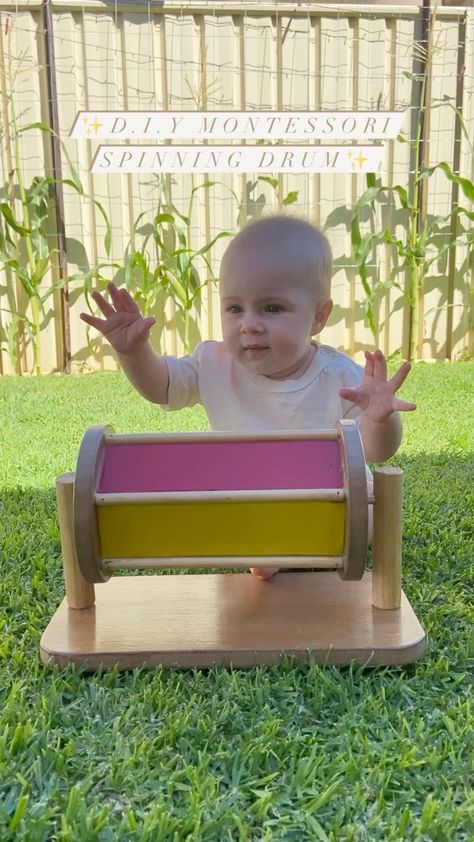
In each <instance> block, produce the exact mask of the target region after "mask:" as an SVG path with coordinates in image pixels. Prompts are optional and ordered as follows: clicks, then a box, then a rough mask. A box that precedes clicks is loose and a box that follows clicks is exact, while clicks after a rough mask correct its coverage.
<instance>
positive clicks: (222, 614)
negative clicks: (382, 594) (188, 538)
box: [41, 571, 425, 671]
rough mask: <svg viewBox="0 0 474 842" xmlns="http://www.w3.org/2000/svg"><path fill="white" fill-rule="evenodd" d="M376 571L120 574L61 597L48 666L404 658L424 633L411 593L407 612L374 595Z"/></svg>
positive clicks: (49, 634)
mask: <svg viewBox="0 0 474 842" xmlns="http://www.w3.org/2000/svg"><path fill="white" fill-rule="evenodd" d="M371 597H372V578H371V574H370V573H366V574H365V575H364V578H363V579H362V580H361V581H359V582H343V581H342V580H341V579H340V578H339V575H338V574H337V573H336V572H321V571H318V572H314V573H295V572H289V573H279V574H278V575H277V576H275V577H274V578H273V579H270V580H268V581H260V580H259V579H256V578H255V577H254V576H252V575H251V574H249V573H241V574H239V573H224V574H219V573H212V574H193V575H190V574H189V575H188V574H180V575H162V576H156V575H155V576H116V577H114V578H112V579H111V580H110V581H109V582H107V583H106V584H101V585H96V604H95V605H94V606H93V607H92V608H85V609H83V610H77V609H71V608H68V607H67V604H66V600H65V599H64V600H63V602H62V603H61V605H60V607H59V609H58V610H57V612H56V613H55V615H54V617H53V618H52V620H51V622H50V623H49V625H48V627H47V629H46V630H45V632H44V634H43V636H42V639H41V658H42V661H43V663H45V664H47V665H51V666H52V665H57V666H60V667H64V666H66V665H68V664H77V665H79V666H81V667H83V668H85V669H86V670H89V671H92V670H95V669H98V668H99V667H103V668H110V667H113V666H115V665H117V666H118V667H119V668H120V669H133V668H134V667H139V666H148V667H153V666H156V665H158V664H162V665H163V666H168V667H185V668H186V667H210V666H212V665H214V664H219V665H223V666H230V665H232V666H234V667H252V666H255V665H258V664H274V663H276V662H277V661H278V659H279V658H280V656H281V654H282V653H288V654H291V655H296V656H297V657H298V658H307V657H308V652H311V653H312V656H313V657H314V659H315V660H316V662H317V663H320V664H339V665H342V664H347V663H349V662H350V661H353V660H355V661H357V662H359V663H364V664H366V665H367V666H375V665H379V664H387V665H396V664H407V663H410V662H412V661H414V660H416V659H417V658H419V657H420V656H421V655H422V654H423V652H424V650H425V633H424V631H423V629H422V627H421V626H420V624H419V622H418V620H417V618H416V616H415V614H414V612H413V609H412V607H411V605H410V603H409V602H408V600H407V598H406V596H405V594H403V593H402V604H401V608H400V609H396V610H393V611H384V610H381V609H378V608H374V607H373V606H372V602H371Z"/></svg>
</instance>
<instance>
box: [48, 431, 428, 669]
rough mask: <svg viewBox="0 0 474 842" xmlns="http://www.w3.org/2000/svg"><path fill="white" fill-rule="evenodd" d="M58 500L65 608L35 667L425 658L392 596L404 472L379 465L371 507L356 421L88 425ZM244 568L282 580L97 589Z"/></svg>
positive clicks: (197, 579) (226, 579)
mask: <svg viewBox="0 0 474 842" xmlns="http://www.w3.org/2000/svg"><path fill="white" fill-rule="evenodd" d="M229 486H230V487H229ZM56 489H57V500H58V512H59V521H60V532H61V544H62V552H63V563H64V576H65V586H66V598H65V600H63V602H62V604H61V606H60V608H59V609H58V611H57V612H56V614H55V615H54V617H53V619H52V620H51V622H50V624H49V626H48V628H47V629H46V631H45V632H44V634H43V637H42V640H41V647H40V648H41V657H42V659H43V662H44V663H46V664H59V665H65V664H68V663H72V662H73V663H77V664H79V665H81V666H83V667H85V668H86V669H96V668H98V667H111V666H119V667H120V668H123V669H128V668H133V667H135V666H142V665H147V666H154V665H156V664H164V665H169V666H178V667H208V666H211V665H212V664H223V665H233V666H251V665H253V664H265V663H275V662H276V661H277V660H278V658H279V657H280V655H281V654H282V653H283V652H287V653H290V654H293V655H296V656H298V657H306V656H307V655H308V653H309V652H311V653H312V655H313V657H314V658H315V659H316V660H318V661H319V662H320V663H337V664H343V663H348V662H349V661H351V660H354V659H355V660H358V661H359V662H361V661H362V662H364V663H367V664H370V665H375V664H380V663H382V664H392V663H393V664H401V663H408V662H410V661H412V660H414V659H415V658H417V657H419V656H420V655H421V654H422V652H423V651H424V647H425V635H424V632H423V629H422V628H421V626H420V625H419V623H418V620H417V619H416V617H415V615H414V613H413V610H412V608H411V606H410V604H409V603H408V600H407V599H406V597H405V595H404V594H403V592H402V590H401V546H402V530H401V522H402V519H401V505H402V473H401V471H400V470H399V469H397V468H378V469H376V470H375V472H374V493H373V495H371V496H370V498H369V496H368V493H367V476H366V466H365V459H364V453H363V448H362V443H361V439H360V435H359V430H358V427H357V424H356V423H355V422H354V421H341V422H339V424H338V427H337V429H336V430H324V431H308V430H306V431H299V432H270V433H261V434H235V433H190V434H188V433H181V434H141V435H116V434H115V433H114V431H113V429H112V428H111V427H110V426H107V425H101V426H95V427H91V428H89V430H87V432H86V434H85V436H84V438H83V441H82V444H81V447H80V450H79V455H78V460H77V468H76V473H75V475H74V474H63V475H61V476H60V477H58V478H57V480H56ZM369 503H373V504H374V518H373V552H372V555H373V572H372V574H371V573H369V572H366V571H365V565H366V559H367V545H368V511H369ZM254 566H255V567H256V566H258V567H265V566H272V567H279V568H281V569H282V570H284V571H285V572H280V573H279V574H278V575H277V576H275V577H273V578H272V579H270V580H267V581H261V580H258V579H257V578H255V577H254V576H251V575H241V574H239V573H214V574H202V573H200V574H188V575H181V576H176V575H169V574H168V575H165V574H161V575H156V576H146V577H144V576H136V575H135V576H114V577H113V581H111V582H110V583H109V584H105V583H106V582H108V580H109V579H110V577H111V575H112V574H113V573H114V571H117V570H121V569H144V568H151V567H153V568H154V567H166V568H174V567H176V568H178V567H179V568H197V567H199V568H203V567H219V568H225V567H229V568H235V567H245V568H249V567H254ZM295 568H296V570H295ZM305 568H310V569H311V568H312V569H314V568H318V571H317V572H306V570H305ZM320 570H322V571H323V572H319V571H320ZM329 571H331V572H329ZM95 585H97V589H96V588H95V587H94V586H95ZM96 590H97V601H96Z"/></svg>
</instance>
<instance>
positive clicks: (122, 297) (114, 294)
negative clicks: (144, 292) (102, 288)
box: [107, 281, 140, 313]
mask: <svg viewBox="0 0 474 842" xmlns="http://www.w3.org/2000/svg"><path fill="white" fill-rule="evenodd" d="M107 289H108V291H109V293H110V297H111V299H112V301H113V303H114V305H115V307H116V309H117V310H125V311H126V312H127V313H139V312H140V311H139V309H138V307H137V305H136V303H135V301H134V300H133V298H132V296H131V295H130V293H129V292H128V290H127V289H126V288H125V287H120V289H119V288H118V287H117V286H115V284H114V283H112V281H111V282H110V283H109V284H107Z"/></svg>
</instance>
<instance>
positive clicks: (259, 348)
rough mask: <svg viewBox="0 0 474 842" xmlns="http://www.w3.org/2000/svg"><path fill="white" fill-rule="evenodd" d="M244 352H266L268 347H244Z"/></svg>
mask: <svg viewBox="0 0 474 842" xmlns="http://www.w3.org/2000/svg"><path fill="white" fill-rule="evenodd" d="M244 351H268V345H245V346H244Z"/></svg>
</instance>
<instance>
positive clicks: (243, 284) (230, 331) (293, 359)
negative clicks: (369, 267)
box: [220, 216, 332, 379]
mask: <svg viewBox="0 0 474 842" xmlns="http://www.w3.org/2000/svg"><path fill="white" fill-rule="evenodd" d="M331 264H332V258H331V248H330V246H329V243H328V241H327V239H326V237H325V236H324V234H322V233H321V232H320V231H318V229H317V228H315V227H314V226H313V225H311V224H310V223H308V222H305V221H304V220H302V219H297V218H294V217H290V216H270V217H265V218H264V219H260V220H258V221H257V222H252V223H250V224H249V225H248V226H247V227H245V228H243V229H242V230H241V231H240V232H239V233H238V234H237V236H236V237H235V238H234V239H233V240H232V242H231V243H230V245H229V246H228V248H227V250H226V252H225V254H224V257H223V258H222V263H221V272H220V297H221V320H222V335H223V340H224V345H225V347H226V350H227V351H228V353H229V354H231V355H232V356H233V357H236V358H237V359H238V360H239V362H241V363H242V364H243V365H244V366H245V367H246V368H248V369H249V370H250V371H252V372H253V373H255V374H263V375H266V376H267V377H271V378H275V379H286V378H289V377H297V376H298V375H299V374H301V373H303V371H304V370H305V368H307V367H308V365H309V362H310V360H311V356H312V354H313V353H314V349H313V348H312V346H311V337H312V336H313V335H314V334H315V333H319V332H320V331H321V330H322V328H323V327H324V325H325V324H326V322H327V319H328V317H329V314H330V312H331V308H332V302H331V298H330V288H331Z"/></svg>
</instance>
